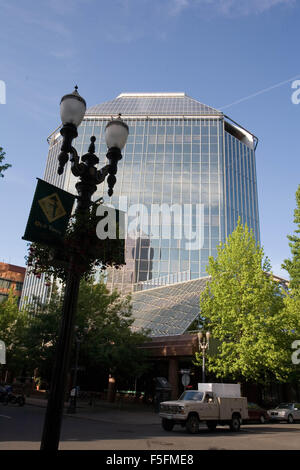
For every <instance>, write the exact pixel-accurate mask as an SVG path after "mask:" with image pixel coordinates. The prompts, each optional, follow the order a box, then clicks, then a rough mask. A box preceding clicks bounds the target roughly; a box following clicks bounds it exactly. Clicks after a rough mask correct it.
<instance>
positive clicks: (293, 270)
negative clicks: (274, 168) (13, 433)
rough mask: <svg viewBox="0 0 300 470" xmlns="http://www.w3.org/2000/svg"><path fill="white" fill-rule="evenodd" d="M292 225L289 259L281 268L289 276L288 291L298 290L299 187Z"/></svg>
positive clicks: (299, 279) (299, 244)
mask: <svg viewBox="0 0 300 470" xmlns="http://www.w3.org/2000/svg"><path fill="white" fill-rule="evenodd" d="M294 223H295V224H296V225H297V228H296V229H295V232H294V235H288V237H287V238H288V240H289V241H290V243H289V246H290V248H291V254H292V256H291V258H289V259H286V260H284V262H283V265H282V268H283V269H285V270H286V271H287V272H288V273H289V275H290V286H289V287H290V289H291V290H292V291H293V290H296V289H298V290H299V289H300V185H299V186H298V189H297V191H296V209H295V211H294Z"/></svg>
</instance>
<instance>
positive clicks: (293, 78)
mask: <svg viewBox="0 0 300 470" xmlns="http://www.w3.org/2000/svg"><path fill="white" fill-rule="evenodd" d="M296 78H300V75H296V76H295V77H291V78H289V79H288V80H284V81H283V82H279V83H276V85H272V86H270V87H268V88H264V89H263V90H260V91H257V92H256V93H252V95H248V96H245V97H244V98H241V99H239V100H237V101H234V102H233V103H231V104H227V105H226V106H222V107H221V108H217V109H219V110H220V111H221V110H223V109H225V108H229V107H230V106H234V105H235V104H238V103H242V102H243V101H247V100H250V99H251V98H254V97H255V96H258V95H261V94H263V93H266V92H267V91H270V90H273V89H274V88H278V87H280V86H281V85H285V84H286V83H289V82H291V81H292V80H296Z"/></svg>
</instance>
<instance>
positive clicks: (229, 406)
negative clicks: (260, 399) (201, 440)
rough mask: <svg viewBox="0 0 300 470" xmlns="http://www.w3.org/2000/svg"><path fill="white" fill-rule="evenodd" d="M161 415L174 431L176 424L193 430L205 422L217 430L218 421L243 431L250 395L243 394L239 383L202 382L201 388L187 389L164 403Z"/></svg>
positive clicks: (163, 424) (195, 430)
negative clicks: (243, 395) (179, 395)
mask: <svg viewBox="0 0 300 470" xmlns="http://www.w3.org/2000/svg"><path fill="white" fill-rule="evenodd" d="M159 416H160V417H161V418H162V427H163V429H164V430H165V431H172V429H173V427H174V425H175V424H180V425H181V426H182V427H185V428H186V429H187V431H188V432H189V433H191V434H195V433H196V432H198V430H199V423H200V422H205V423H206V425H207V427H208V429H209V430H211V431H213V430H215V428H216V426H217V425H221V426H224V425H229V427H230V429H231V430H232V431H235V432H237V431H239V430H240V425H241V423H242V420H243V419H248V405H247V398H245V397H241V392H240V385H239V384H215V383H207V384H205V383H201V384H198V390H187V391H185V392H183V394H182V395H181V397H180V398H179V400H176V401H165V402H162V403H161V404H160V412H159Z"/></svg>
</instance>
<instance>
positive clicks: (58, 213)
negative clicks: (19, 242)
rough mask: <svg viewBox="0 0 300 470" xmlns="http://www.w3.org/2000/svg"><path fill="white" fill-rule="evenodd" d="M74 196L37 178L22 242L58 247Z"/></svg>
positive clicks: (66, 224)
mask: <svg viewBox="0 0 300 470" xmlns="http://www.w3.org/2000/svg"><path fill="white" fill-rule="evenodd" d="M74 201H75V196H74V195H73V194H70V193H68V192H67V191H64V190H63V189H60V188H58V187H56V186H53V184H50V183H47V182H46V181H43V180H41V179H39V178H38V182H37V186H36V190H35V194H34V198H33V202H32V206H31V210H30V214H29V218H28V222H27V226H26V230H25V234H24V236H23V237H22V238H23V240H27V241H30V242H38V243H44V244H45V245H50V246H51V245H54V246H57V245H60V244H61V241H62V238H63V237H64V235H65V232H66V229H67V226H68V222H69V219H70V216H71V213H72V208H73V205H74Z"/></svg>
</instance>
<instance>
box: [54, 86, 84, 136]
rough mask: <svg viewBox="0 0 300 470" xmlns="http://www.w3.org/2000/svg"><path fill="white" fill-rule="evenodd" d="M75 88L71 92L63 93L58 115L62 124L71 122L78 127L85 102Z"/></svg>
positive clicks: (82, 115) (82, 116)
mask: <svg viewBox="0 0 300 470" xmlns="http://www.w3.org/2000/svg"><path fill="white" fill-rule="evenodd" d="M77 88H78V87H77V86H76V87H75V90H74V91H73V93H70V94H68V95H65V96H63V97H62V99H61V102H60V117H61V122H62V124H63V125H65V124H73V126H75V127H78V126H79V125H80V124H81V122H82V120H83V118H84V114H85V111H86V102H85V100H84V99H83V98H82V96H80V95H79V93H78V91H77Z"/></svg>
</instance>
